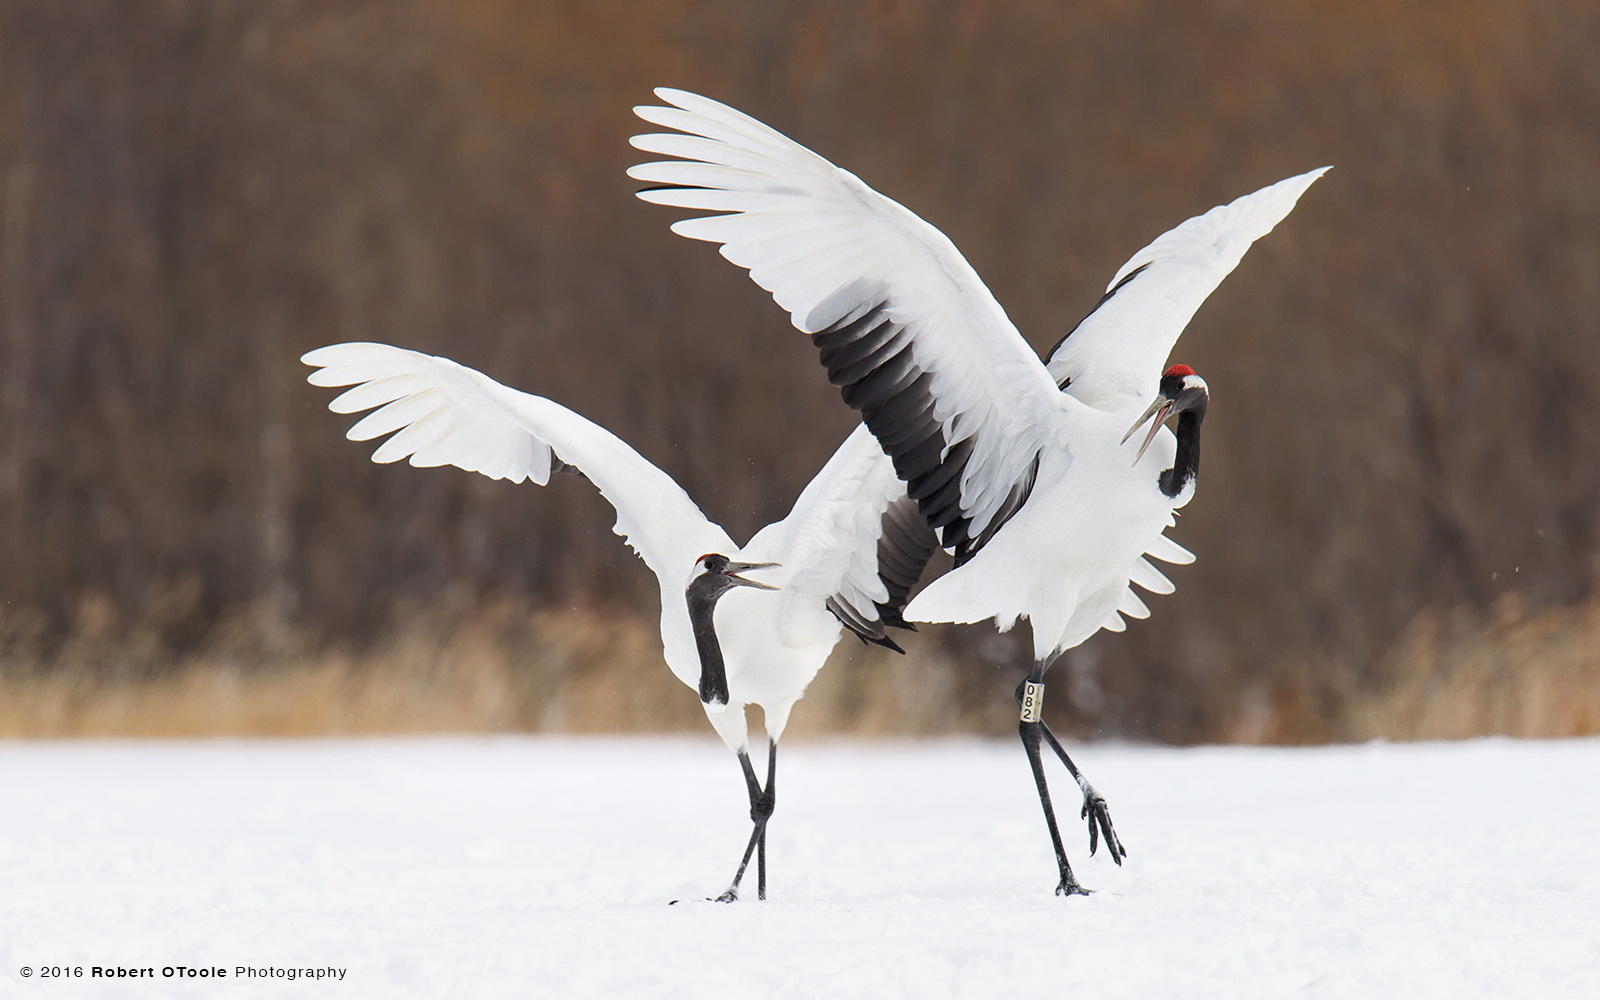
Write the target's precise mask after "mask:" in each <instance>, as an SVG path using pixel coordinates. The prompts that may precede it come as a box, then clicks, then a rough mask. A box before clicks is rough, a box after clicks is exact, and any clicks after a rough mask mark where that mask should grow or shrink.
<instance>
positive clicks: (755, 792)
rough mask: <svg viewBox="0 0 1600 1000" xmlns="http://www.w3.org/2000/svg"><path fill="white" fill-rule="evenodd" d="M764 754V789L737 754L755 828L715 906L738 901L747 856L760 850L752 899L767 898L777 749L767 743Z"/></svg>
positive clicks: (745, 758) (744, 755)
mask: <svg viewBox="0 0 1600 1000" xmlns="http://www.w3.org/2000/svg"><path fill="white" fill-rule="evenodd" d="M768 747H769V749H768V751H767V788H766V790H765V791H763V790H762V788H761V783H760V782H759V781H757V780H756V769H755V767H754V766H752V765H751V763H750V755H749V754H747V753H745V752H744V751H742V750H741V751H739V766H740V767H741V768H743V769H744V783H745V787H746V789H747V790H748V791H749V792H750V821H751V822H752V823H754V824H755V828H754V829H753V830H751V831H750V842H749V843H748V844H746V845H745V848H744V857H743V858H741V859H739V870H738V871H736V872H734V874H733V884H731V885H729V886H728V888H727V891H725V892H724V893H723V894H722V895H720V896H718V897H717V902H719V903H732V902H734V901H736V900H737V899H738V898H739V883H740V882H742V881H743V880H744V871H745V869H746V868H748V867H750V855H751V854H754V853H756V851H757V849H758V848H759V850H760V857H759V858H758V859H757V861H756V881H757V885H756V895H757V897H758V898H760V899H766V898H767V819H768V818H769V817H771V815H772V809H773V804H774V803H773V789H772V778H773V772H774V769H775V768H776V766H777V763H778V745H777V744H776V743H773V742H771V741H768Z"/></svg>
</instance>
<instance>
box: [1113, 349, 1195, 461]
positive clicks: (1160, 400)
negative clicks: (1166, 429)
mask: <svg viewBox="0 0 1600 1000" xmlns="http://www.w3.org/2000/svg"><path fill="white" fill-rule="evenodd" d="M1210 401H1211V390H1209V389H1208V388H1206V380H1205V379H1203V378H1201V377H1200V376H1198V375H1196V374H1195V373H1194V369H1193V368H1190V367H1189V366H1188V365H1173V366H1172V367H1171V368H1168V369H1167V370H1166V371H1165V372H1163V373H1162V375H1161V383H1160V385H1159V387H1158V388H1157V390H1156V398H1155V402H1153V403H1151V404H1150V408H1149V409H1147V410H1145V411H1144V415H1143V416H1141V417H1140V418H1139V419H1138V420H1135V421H1134V422H1133V426H1132V427H1129V428H1128V433H1126V434H1124V435H1122V440H1123V441H1124V442H1125V441H1127V440H1128V439H1129V438H1131V437H1133V432H1134V431H1136V430H1138V429H1139V428H1140V427H1143V426H1144V423H1145V421H1146V420H1149V421H1150V432H1149V433H1148V434H1146V435H1145V436H1144V443H1143V444H1141V445H1139V453H1138V454H1137V455H1135V456H1134V457H1133V460H1134V462H1135V463H1137V462H1138V461H1139V459H1141V458H1143V457H1144V450H1145V449H1146V448H1148V447H1150V442H1151V441H1154V440H1155V437H1156V432H1157V431H1159V430H1160V429H1161V425H1162V424H1164V423H1166V422H1167V421H1168V420H1171V419H1175V418H1177V417H1178V416H1180V415H1182V414H1184V413H1192V414H1194V418H1195V425H1196V427H1197V428H1198V425H1199V423H1200V421H1202V420H1204V419H1205V417H1206V405H1207V404H1208V403H1209V402H1210ZM1152 418H1154V419H1152Z"/></svg>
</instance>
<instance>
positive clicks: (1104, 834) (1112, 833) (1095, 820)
mask: <svg viewBox="0 0 1600 1000" xmlns="http://www.w3.org/2000/svg"><path fill="white" fill-rule="evenodd" d="M1083 786H1084V790H1083V809H1082V810H1081V811H1080V812H1079V813H1078V818H1079V819H1086V820H1088V821H1089V854H1090V855H1091V856H1092V855H1093V854H1094V852H1095V850H1096V849H1097V848H1099V846H1100V840H1101V838H1104V839H1105V842H1106V851H1107V853H1109V854H1110V855H1111V860H1112V861H1115V862H1116V863H1117V864H1118V865H1119V866H1120V865H1121V864H1122V859H1123V858H1125V857H1127V856H1128V849H1127V848H1125V847H1123V846H1122V841H1120V840H1118V839H1117V831H1116V830H1115V829H1114V828H1113V827H1112V825H1111V809H1110V807H1109V806H1107V805H1106V800H1105V799H1103V798H1101V796H1100V793H1099V792H1097V791H1095V790H1094V786H1093V785H1091V784H1089V783H1088V782H1083Z"/></svg>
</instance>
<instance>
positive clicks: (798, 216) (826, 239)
mask: <svg viewBox="0 0 1600 1000" xmlns="http://www.w3.org/2000/svg"><path fill="white" fill-rule="evenodd" d="M656 95H657V96H658V97H660V98H662V99H663V100H665V101H668V102H669V103H671V104H673V105H676V107H671V108H662V107H640V108H635V109H634V111H635V113H636V114H638V115H639V117H640V118H643V119H644V120H645V121H648V122H651V123H653V124H656V125H660V126H663V127H666V128H673V129H678V130H680V132H679V133H673V134H652V135H639V136H634V137H633V139H632V140H630V141H631V142H632V143H633V145H634V146H635V147H637V148H639V149H641V150H644V151H646V152H652V153H658V154H661V155H664V156H676V157H683V158H684V159H681V160H675V161H663V162H656V163H643V164H639V165H637V166H634V167H632V168H630V169H629V171H628V175H629V176H630V177H633V178H634V179H636V180H641V181H646V182H649V183H653V184H662V185H672V187H669V188H667V189H651V188H647V189H645V190H643V191H640V192H639V197H640V198H642V199H644V200H645V201H650V202H656V203H659V204H664V205H672V206H676V207H679V208H690V209H700V210H704V211H711V212H725V213H730V214H725V215H716V216H709V217H702V218H695V219H685V220H682V221H679V222H677V223H675V224H674V225H673V227H672V229H673V231H674V232H676V233H679V234H680V235H683V236H686V237H689V238H692V239H700V240H709V241H711V242H714V243H720V244H722V250H721V252H722V255H723V256H724V257H726V258H728V260H730V261H732V262H733V263H735V264H738V265H739V266H741V267H745V268H749V269H750V276H751V278H752V279H754V280H755V281H756V283H757V284H759V285H760V286H761V287H762V288H765V289H766V290H767V291H769V292H771V293H772V296H773V298H774V299H775V300H776V301H777V302H778V304H779V305H781V306H782V307H783V308H784V309H785V310H787V311H788V312H789V313H790V316H791V319H792V320H793V322H794V325H795V326H796V328H798V329H799V330H801V331H802V332H805V333H815V332H818V331H820V330H823V329H826V328H827V327H829V326H830V325H831V324H833V323H835V322H836V321H838V320H839V319H840V318H841V317H844V316H847V315H851V314H852V310H861V309H864V308H867V307H870V306H873V305H877V304H878V302H877V301H864V300H863V299H862V298H861V296H863V295H867V296H882V298H883V300H885V301H887V303H888V308H887V313H888V315H889V317H890V318H891V319H892V320H893V321H894V322H896V323H898V324H901V325H903V326H904V327H905V328H906V330H907V336H908V337H909V340H910V342H911V345H912V349H913V354H914V358H915V360H916V362H917V364H918V366H919V367H920V368H921V369H922V370H923V371H926V372H930V373H932V384H931V386H930V389H931V391H932V393H933V395H934V397H935V400H936V402H935V410H934V415H935V417H936V419H937V420H938V421H939V422H940V423H941V425H942V427H943V430H944V440H945V442H946V446H947V448H948V447H949V446H953V445H955V444H957V443H958V442H960V441H962V440H964V439H966V438H968V437H971V438H974V439H975V440H974V441H973V453H974V454H975V455H980V456H983V459H984V461H983V462H982V467H981V469H980V468H976V467H969V468H967V469H966V470H965V472H964V473H963V478H962V483H961V501H962V508H963V510H964V512H965V513H966V515H967V516H968V517H969V518H970V519H971V522H972V523H971V535H972V536H974V537H976V536H978V535H980V534H982V532H983V531H984V530H985V529H986V528H987V527H988V525H989V523H990V521H991V520H992V519H993V517H994V516H995V515H996V513H997V512H998V511H999V510H1000V509H1001V508H1002V507H1003V505H1004V503H1005V500H1006V497H1007V495H1008V494H1009V493H1010V492H1011V490H1012V488H1013V487H1014V486H1015V485H1016V484H1017V483H1018V482H1019V481H1020V480H1023V479H1024V478H1025V477H1026V476H1027V475H1028V473H1029V469H1030V466H1031V463H1032V461H1033V458H1034V456H1035V455H1036V454H1037V453H1038V451H1039V450H1040V448H1041V447H1042V446H1043V445H1044V441H1045V435H1046V434H1047V433H1048V430H1047V429H1048V428H1050V427H1052V426H1054V425H1055V422H1056V421H1055V420H1054V419H1052V418H1053V417H1055V416H1056V415H1058V414H1059V413H1060V410H1061V409H1062V407H1063V405H1065V404H1064V402H1063V398H1062V395H1061V393H1060V392H1058V391H1057V389H1056V385H1055V383H1054V382H1053V381H1052V380H1051V379H1050V376H1049V373H1048V372H1046V371H1045V368H1044V365H1043V364H1042V363H1041V362H1040V361H1039V358H1038V355H1037V354H1036V353H1035V352H1034V351H1033V350H1032V348H1030V347H1029V346H1028V344H1027V343H1026V342H1025V341H1024V340H1023V339H1022V337H1021V336H1020V335H1019V334H1018V333H1017V331H1016V328H1015V327H1014V326H1013V325H1012V324H1011V321H1010V320H1009V319H1008V318H1007V317H1006V314H1005V311H1004V310H1003V309H1002V308H1001V307H1000V304H999V303H998V302H996V301H995V299H994V296H993V295H992V294H991V293H990V292H989V289H988V288H987V287H985V286H984V284H983V282H982V281H981V280H980V279H979V278H978V275H977V273H976V272H974V271H973V270H972V267H971V265H970V264H968V263H967V261H966V259H965V258H963V257H962V256H961V253H960V251H958V250H957V249H956V247H955V245H954V244H952V243H951V242H950V240H949V239H948V238H946V237H945V235H944V234H943V233H941V232H939V231H938V230H937V229H935V228H934V227H932V226H930V225H928V224H927V223H926V222H924V221H922V220H921V219H920V218H918V217H917V216H916V215H915V214H913V213H912V212H910V211H909V210H907V209H906V208H904V207H903V206H901V205H899V204H898V203H896V202H894V201H891V200H890V199H888V198H885V197H884V196H883V195H881V194H879V193H878V192H876V191H874V190H872V189H871V188H870V187H868V186H867V185H866V184H864V183H862V182H861V181H860V180H859V179H858V178H856V177H855V175H853V174H851V173H849V172H848V171H845V170H841V169H840V168H838V167H836V166H834V165H833V164H831V163H829V162H828V161H827V160H825V159H823V158H822V157H820V156H818V155H816V154H815V153H813V152H811V151H810V150H808V149H806V148H805V147H803V146H801V145H799V144H798V143H795V142H793V141H792V140H790V139H788V138H787V137H785V136H784V135H782V134H781V133H779V132H777V131H775V130H773V129H771V128H769V127H767V126H766V125H763V124H761V123H760V122H758V121H756V120H755V119H753V118H750V117H749V116H747V115H744V114H742V113H740V112H738V111H735V110H734V109H732V108H729V107H727V106H726V105H723V104H719V103H718V102H716V101H713V100H710V99H708V98H705V97H700V96H698V95H695V94H690V93H686V92H684V91H681V90H671V89H667V88H660V89H658V90H656ZM683 133H689V134H683ZM690 161H693V162H690Z"/></svg>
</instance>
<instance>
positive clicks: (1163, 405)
mask: <svg viewBox="0 0 1600 1000" xmlns="http://www.w3.org/2000/svg"><path fill="white" fill-rule="evenodd" d="M1175 402H1177V400H1174V399H1168V398H1167V397H1166V396H1165V395H1163V394H1161V393H1157V394H1156V401H1155V402H1153V403H1151V404H1150V408H1149V409H1148V410H1145V411H1144V416H1142V417H1140V418H1139V419H1138V420H1135V421H1134V422H1133V426H1132V427H1129V428H1128V433H1126V434H1124V435H1122V441H1121V443H1122V444H1126V443H1127V441H1128V439H1129V438H1131V437H1133V432H1134V431H1136V430H1138V429H1139V428H1140V427H1142V426H1144V422H1145V421H1146V420H1149V421H1150V433H1148V434H1146V435H1145V436H1144V443H1143V444H1141V445H1140V446H1139V454H1137V455H1135V456H1133V464H1135V465H1138V464H1139V459H1141V458H1143V457H1144V450H1145V449H1146V448H1148V447H1150V442H1151V441H1154V440H1155V439H1156V431H1159V430H1160V429H1161V425H1162V424H1164V423H1166V420H1167V414H1169V413H1171V412H1172V404H1173V403H1175ZM1151 417H1154V418H1155V419H1154V420H1151V419H1150V418H1151Z"/></svg>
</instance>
